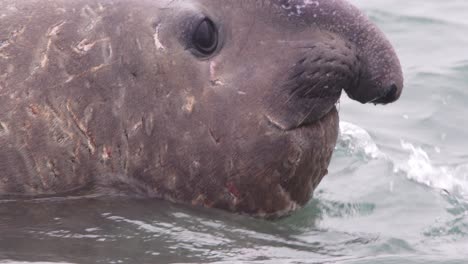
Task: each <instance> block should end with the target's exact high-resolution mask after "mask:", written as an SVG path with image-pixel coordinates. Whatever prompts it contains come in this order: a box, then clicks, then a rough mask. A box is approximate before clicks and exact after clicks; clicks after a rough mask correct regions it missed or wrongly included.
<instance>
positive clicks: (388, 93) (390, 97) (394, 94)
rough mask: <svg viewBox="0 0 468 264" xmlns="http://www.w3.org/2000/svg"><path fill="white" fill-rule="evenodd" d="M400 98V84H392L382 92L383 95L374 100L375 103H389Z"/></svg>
mask: <svg viewBox="0 0 468 264" xmlns="http://www.w3.org/2000/svg"><path fill="white" fill-rule="evenodd" d="M397 99H398V86H397V85H396V84H392V85H390V86H389V87H387V89H385V91H384V92H383V93H382V96H380V97H379V98H377V99H376V100H374V101H372V102H373V103H374V104H389V103H392V102H395V101H396V100H397Z"/></svg>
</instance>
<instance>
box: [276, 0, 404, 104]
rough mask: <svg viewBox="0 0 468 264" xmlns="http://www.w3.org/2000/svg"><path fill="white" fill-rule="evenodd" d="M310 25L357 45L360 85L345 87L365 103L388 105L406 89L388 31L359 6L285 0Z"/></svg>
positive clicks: (337, 1) (339, 0)
mask: <svg viewBox="0 0 468 264" xmlns="http://www.w3.org/2000/svg"><path fill="white" fill-rule="evenodd" d="M283 2H284V5H289V6H290V7H291V8H292V12H294V9H296V10H295V11H296V12H298V13H302V15H301V16H302V18H304V19H305V20H306V21H307V22H308V23H309V24H311V25H314V24H317V23H318V22H319V23H320V25H321V28H323V29H326V30H329V31H331V32H334V33H336V34H337V35H340V36H343V37H344V38H345V39H347V40H349V41H350V42H351V43H352V44H353V45H354V47H356V53H357V54H356V56H357V60H358V63H359V67H360V71H359V73H358V74H359V75H358V76H357V83H356V85H352V86H349V87H345V91H346V93H347V94H348V96H349V97H350V98H351V99H354V100H356V101H359V102H361V103H375V104H388V103H392V102H394V101H396V100H397V99H398V98H399V97H400V95H401V92H402V89H403V73H402V70H401V65H400V61H399V59H398V57H397V55H396V53H395V50H394V49H393V46H392V45H391V44H390V42H389V41H388V39H387V38H386V37H385V36H384V34H383V33H382V32H381V31H380V30H379V29H378V28H377V27H376V26H375V25H374V24H373V23H372V22H371V21H370V20H369V19H368V18H367V16H366V15H364V14H363V13H362V12H361V11H360V10H358V9H357V8H356V7H354V6H352V5H351V4H349V3H348V2H346V1H342V0H322V1H303V0H302V1H283Z"/></svg>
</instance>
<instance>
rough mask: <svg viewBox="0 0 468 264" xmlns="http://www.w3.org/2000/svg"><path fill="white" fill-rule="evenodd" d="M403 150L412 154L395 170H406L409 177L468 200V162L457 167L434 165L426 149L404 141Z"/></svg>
mask: <svg viewBox="0 0 468 264" xmlns="http://www.w3.org/2000/svg"><path fill="white" fill-rule="evenodd" d="M401 146H402V148H403V150H405V151H408V152H409V154H410V156H409V159H408V160H407V161H406V162H403V163H401V164H399V165H397V166H396V168H395V172H404V173H405V174H406V176H407V178H408V179H410V180H413V181H415V182H418V183H421V184H424V185H426V186H429V187H431V188H435V189H442V190H445V191H447V192H449V193H450V194H451V195H455V196H457V197H460V198H463V199H464V200H467V201H468V164H466V165H460V166H456V167H449V166H434V165H433V164H432V161H431V159H430V158H429V155H428V154H427V152H426V151H424V150H423V149H422V148H420V147H415V146H414V145H413V144H411V143H408V142H405V141H402V142H401Z"/></svg>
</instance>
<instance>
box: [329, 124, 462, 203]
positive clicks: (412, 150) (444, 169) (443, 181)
mask: <svg viewBox="0 0 468 264" xmlns="http://www.w3.org/2000/svg"><path fill="white" fill-rule="evenodd" d="M337 148H339V149H341V150H342V151H343V150H344V152H346V153H348V154H350V155H353V156H358V157H361V158H364V159H366V160H372V159H385V160H388V161H390V162H391V163H392V164H393V166H394V172H395V173H402V174H404V175H405V176H406V178H408V179H409V180H411V181H414V182H417V183H420V184H423V185H426V186H428V187H431V188H434V189H439V190H443V191H445V192H447V193H449V194H450V195H452V196H455V197H457V198H461V199H463V200H464V201H466V202H468V164H461V165H457V166H437V165H434V164H433V161H432V160H431V159H430V156H429V154H428V153H427V152H426V151H425V150H424V149H422V148H421V147H417V146H415V145H414V144H412V143H410V142H406V141H403V140H402V141H401V150H402V151H403V152H406V153H407V155H408V156H407V158H405V159H403V160H401V159H396V158H393V157H391V156H389V155H387V154H385V153H383V152H382V151H381V150H380V149H379V148H378V146H377V144H376V143H375V142H374V140H373V139H372V137H371V136H370V134H369V133H368V132H367V131H366V130H364V129H363V128H361V127H359V126H357V125H354V124H351V123H348V122H341V123H340V138H339V140H338V144H337Z"/></svg>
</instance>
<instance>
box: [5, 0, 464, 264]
mask: <svg viewBox="0 0 468 264" xmlns="http://www.w3.org/2000/svg"><path fill="white" fill-rule="evenodd" d="M353 2H354V3H355V4H357V5H358V6H360V7H361V8H363V9H364V10H366V11H367V12H368V14H369V15H370V16H371V18H372V19H373V20H374V21H375V22H376V23H378V24H379V25H380V27H381V28H382V29H383V30H384V31H385V32H386V33H387V35H388V36H389V38H390V39H391V40H392V42H393V43H394V44H395V46H396V49H397V51H398V53H399V55H400V57H401V60H402V64H403V67H404V71H405V76H406V90H405V91H404V95H403V97H402V99H401V100H400V101H399V102H398V103H397V104H394V105H391V106H385V107H372V106H361V105H359V104H357V103H356V102H351V101H350V100H348V99H346V98H343V100H342V101H341V104H340V114H341V118H342V124H341V127H342V128H341V130H342V134H341V136H340V140H339V142H338V145H337V149H336V152H335V155H334V158H333V161H332V164H331V166H330V174H329V175H328V176H327V178H326V179H325V180H324V181H323V182H322V184H321V185H320V187H319V189H318V190H317V191H316V194H315V198H314V199H313V200H312V201H311V202H310V204H309V205H308V206H307V207H306V208H304V209H303V210H301V211H299V212H298V213H296V214H294V215H293V216H291V217H289V218H286V219H282V220H280V221H275V222H267V221H262V220H258V219H251V218H248V217H245V216H237V215H232V214H228V213H224V212H219V211H215V210H205V209H193V208H189V207H184V206H176V205H172V204H169V203H166V202H163V201H150V200H138V199H121V200H112V201H111V200H95V199H55V200H37V201H28V202H18V201H2V202H1V203H0V263H11V262H12V261H24V262H35V263H37V262H40V261H46V262H59V263H91V262H100V263H208V262H209V263H353V264H355V263H467V262H468V142H467V136H468V126H467V125H466V124H468V115H467V111H466V110H465V109H466V105H467V104H468V87H467V86H468V34H467V32H468V16H467V15H466V14H467V13H468V2H467V1H465V0H450V1H436V0H413V1H410V2H408V1H403V0H387V1H375V0H354V1H353Z"/></svg>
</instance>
